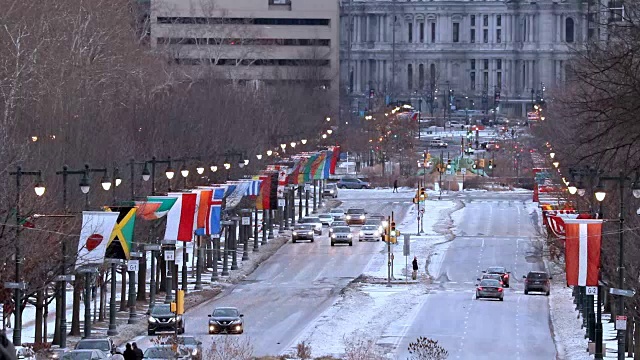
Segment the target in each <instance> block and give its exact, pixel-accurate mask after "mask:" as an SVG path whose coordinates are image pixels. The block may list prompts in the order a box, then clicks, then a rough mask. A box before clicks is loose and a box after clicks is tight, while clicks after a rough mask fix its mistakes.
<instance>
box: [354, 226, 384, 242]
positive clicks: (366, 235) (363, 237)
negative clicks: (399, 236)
mask: <svg viewBox="0 0 640 360" xmlns="http://www.w3.org/2000/svg"><path fill="white" fill-rule="evenodd" d="M359 235H360V236H359V237H358V241H369V240H374V241H380V237H381V234H380V226H378V225H365V226H363V227H362V228H360V234H359Z"/></svg>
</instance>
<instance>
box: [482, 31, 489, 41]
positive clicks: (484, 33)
mask: <svg viewBox="0 0 640 360" xmlns="http://www.w3.org/2000/svg"><path fill="white" fill-rule="evenodd" d="M482 41H483V42H484V43H485V44H486V43H488V42H489V29H483V30H482Z"/></svg>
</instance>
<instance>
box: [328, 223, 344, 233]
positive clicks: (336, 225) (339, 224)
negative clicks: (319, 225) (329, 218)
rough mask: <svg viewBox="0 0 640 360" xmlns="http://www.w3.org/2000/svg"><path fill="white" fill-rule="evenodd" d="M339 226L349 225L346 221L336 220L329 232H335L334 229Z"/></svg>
mask: <svg viewBox="0 0 640 360" xmlns="http://www.w3.org/2000/svg"><path fill="white" fill-rule="evenodd" d="M339 226H349V224H347V222H346V221H334V222H333V223H332V224H331V227H330V228H329V234H331V233H333V229H334V228H336V227H339Z"/></svg>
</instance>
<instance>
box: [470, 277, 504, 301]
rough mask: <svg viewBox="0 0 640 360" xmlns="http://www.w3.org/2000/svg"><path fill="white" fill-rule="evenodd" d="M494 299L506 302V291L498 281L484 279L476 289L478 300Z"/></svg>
mask: <svg viewBox="0 0 640 360" xmlns="http://www.w3.org/2000/svg"><path fill="white" fill-rule="evenodd" d="M481 298H493V299H498V300H500V301H504V289H502V284H501V283H500V281H498V280H493V279H484V280H482V281H480V284H479V285H478V286H477V287H476V299H481Z"/></svg>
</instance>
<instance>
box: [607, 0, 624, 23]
mask: <svg viewBox="0 0 640 360" xmlns="http://www.w3.org/2000/svg"><path fill="white" fill-rule="evenodd" d="M623 17H624V4H622V0H611V1H609V22H618V21H622V18H623Z"/></svg>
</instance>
